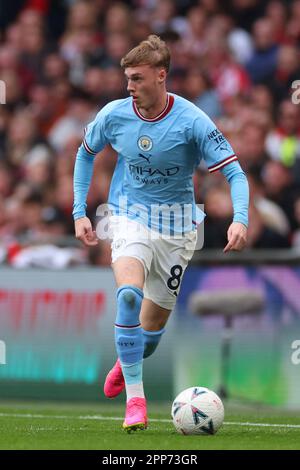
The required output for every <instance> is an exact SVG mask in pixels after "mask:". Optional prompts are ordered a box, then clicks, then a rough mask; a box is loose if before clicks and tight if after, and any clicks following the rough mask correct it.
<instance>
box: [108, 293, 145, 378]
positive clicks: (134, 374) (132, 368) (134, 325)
mask: <svg viewBox="0 0 300 470" xmlns="http://www.w3.org/2000/svg"><path fill="white" fill-rule="evenodd" d="M143 296H144V294H143V291H142V290H141V289H139V288H138V287H135V286H131V285H125V286H122V287H120V288H119V289H118V290H117V307H118V309H117V317H116V323H115V343H116V349H117V353H118V356H119V358H120V362H121V366H122V371H123V375H124V380H125V383H126V385H132V384H137V383H140V382H142V374H143V353H144V339H143V332H142V328H141V324H140V320H139V316H140V310H141V306H142V301H143Z"/></svg>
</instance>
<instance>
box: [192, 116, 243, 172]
mask: <svg viewBox="0 0 300 470" xmlns="http://www.w3.org/2000/svg"><path fill="white" fill-rule="evenodd" d="M193 138H194V141H195V144H196V146H197V148H198V151H199V153H200V156H201V158H203V159H204V161H205V162H206V165H207V167H208V171H209V172H210V173H213V172H215V171H217V170H220V169H221V168H223V167H224V166H226V165H228V163H231V162H233V161H235V160H237V156H236V155H235V153H234V150H233V148H232V147H231V145H230V143H229V142H228V140H227V139H226V138H225V137H224V135H223V134H222V132H221V131H220V130H219V129H218V128H217V127H216V125H215V124H214V122H213V121H212V120H211V119H210V118H209V117H208V116H207V115H206V114H205V113H201V114H200V115H199V116H197V117H196V118H195V121H194V125H193Z"/></svg>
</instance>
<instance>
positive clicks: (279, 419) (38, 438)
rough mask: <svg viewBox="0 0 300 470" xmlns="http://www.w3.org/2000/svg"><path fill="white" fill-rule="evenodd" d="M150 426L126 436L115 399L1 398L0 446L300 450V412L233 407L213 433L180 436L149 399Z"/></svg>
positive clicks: (167, 414)
mask: <svg viewBox="0 0 300 470" xmlns="http://www.w3.org/2000/svg"><path fill="white" fill-rule="evenodd" d="M148 411H149V413H148V414H149V428H148V429H147V430H146V431H138V432H135V433H132V434H126V433H125V432H124V431H123V430H122V428H121V425H122V422H123V413H124V408H123V406H122V405H120V403H113V402H111V401H109V402H108V403H105V404H103V403H100V404H91V405H83V404H64V403H59V404H58V403H42V402H35V403H32V402H22V403H21V402H5V401H3V402H0V449H60V450H61V449H73V450H74V449H89V450H92V449H105V450H108V449H110V450H117V449H121V450H138V449H143V450H150V449H155V450H202V449H300V412H298V413H288V412H280V411H274V410H269V409H268V410H267V409H257V408H254V409H250V408H249V407H248V408H241V407H232V406H230V405H226V404H225V422H224V425H223V426H222V428H221V429H220V430H219V432H218V433H217V434H215V435H213V436H181V435H179V434H177V433H176V431H175V429H174V427H173V424H172V422H171V419H170V405H169V404H168V405H156V404H152V403H149V407H148Z"/></svg>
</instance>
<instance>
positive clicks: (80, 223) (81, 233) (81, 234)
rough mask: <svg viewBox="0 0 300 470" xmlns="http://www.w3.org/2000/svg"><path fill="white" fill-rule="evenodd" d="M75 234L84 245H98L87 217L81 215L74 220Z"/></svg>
mask: <svg viewBox="0 0 300 470" xmlns="http://www.w3.org/2000/svg"><path fill="white" fill-rule="evenodd" d="M75 235H76V238H77V239H78V240H81V241H82V243H84V245H86V246H95V245H98V240H97V236H96V232H95V231H93V229H92V224H91V221H90V219H89V218H88V217H81V218H80V219H77V220H75Z"/></svg>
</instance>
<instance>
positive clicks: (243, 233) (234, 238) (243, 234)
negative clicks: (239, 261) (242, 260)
mask: <svg viewBox="0 0 300 470" xmlns="http://www.w3.org/2000/svg"><path fill="white" fill-rule="evenodd" d="M227 239H228V243H227V245H226V246H225V248H224V250H223V251H224V253H227V252H228V251H241V250H243V249H244V248H245V246H246V242H247V227H246V226H245V225H244V224H242V223H240V222H232V224H231V225H230V227H229V229H228V231H227Z"/></svg>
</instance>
